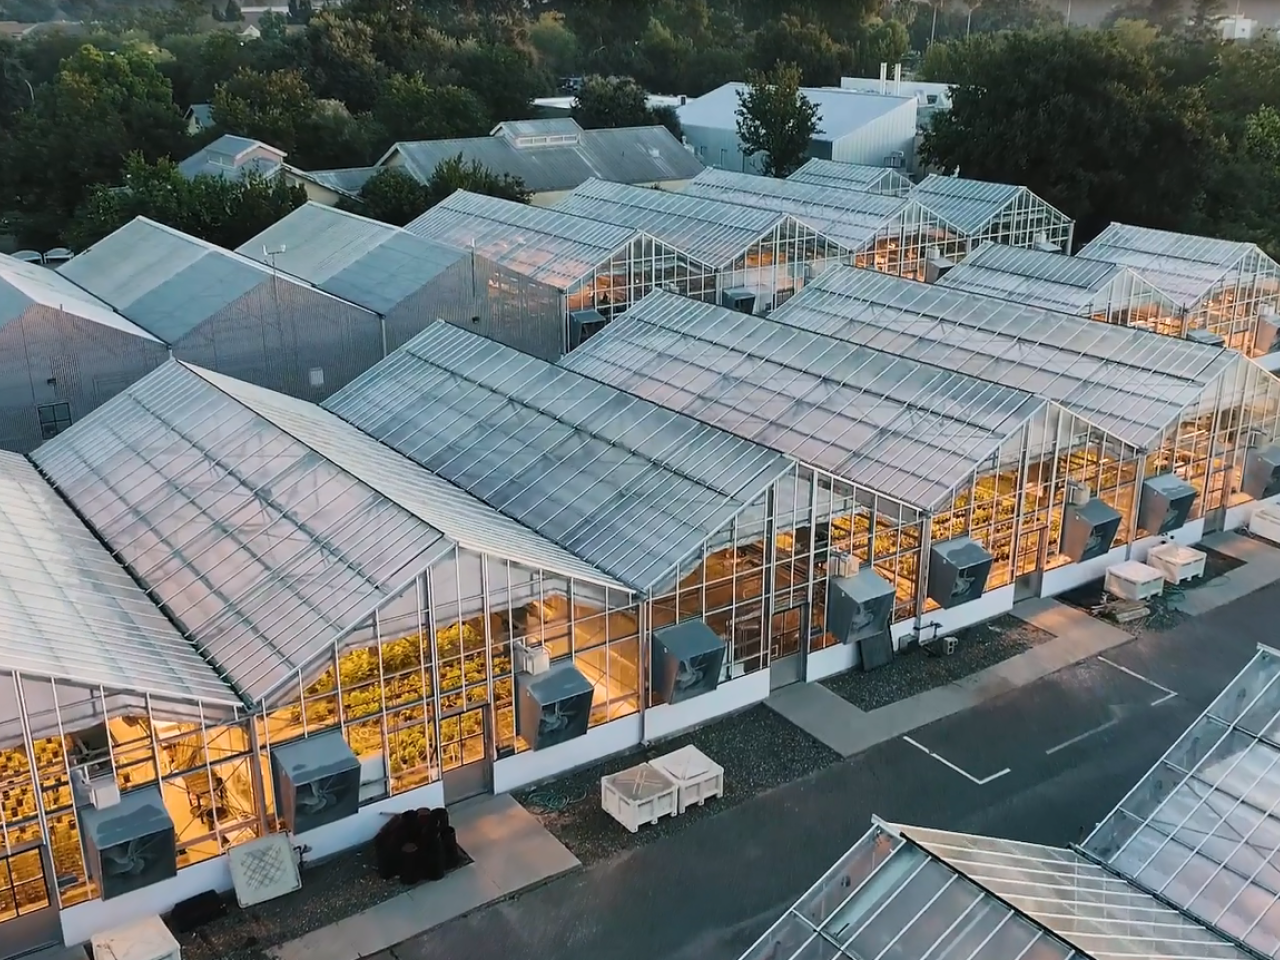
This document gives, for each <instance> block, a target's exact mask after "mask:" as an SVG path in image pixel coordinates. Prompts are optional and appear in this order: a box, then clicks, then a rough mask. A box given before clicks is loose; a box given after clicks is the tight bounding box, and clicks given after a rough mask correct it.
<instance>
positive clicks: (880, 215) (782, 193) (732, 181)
mask: <svg viewBox="0 0 1280 960" xmlns="http://www.w3.org/2000/svg"><path fill="white" fill-rule="evenodd" d="M680 193H681V194H683V195H684V196H688V197H704V198H706V199H708V200H719V201H723V202H726V203H733V204H737V205H738V206H742V207H749V208H753V209H762V210H772V211H774V212H775V213H782V214H790V215H791V216H793V217H795V218H796V219H797V220H799V221H801V222H802V223H805V224H807V225H808V226H810V227H812V228H813V229H814V230H817V231H818V232H819V233H821V234H822V235H823V236H825V237H828V238H830V239H832V240H834V241H835V242H836V243H838V244H840V245H841V246H843V247H845V248H846V249H849V250H855V251H856V250H859V249H861V248H862V247H863V246H864V245H865V244H867V243H869V242H870V241H871V240H872V239H874V237H875V235H876V232H877V231H878V230H879V229H880V228H881V227H883V226H884V225H885V224H886V223H887V222H888V221H890V220H892V219H893V218H894V217H896V216H898V215H899V214H901V212H902V210H903V208H904V207H906V206H907V205H908V203H909V202H910V201H907V200H901V199H899V198H897V197H889V196H883V195H880V194H874V193H868V192H866V191H863V190H853V189H848V188H842V187H836V186H832V185H830V184H812V183H804V182H801V181H795V180H778V179H775V178H774V177H757V176H753V175H751V174H749V173H735V172H733V171H731V170H704V171H703V172H702V173H700V174H698V176H696V177H695V178H694V179H693V180H691V181H689V183H688V185H686V186H685V188H684V189H683V190H681V191H680Z"/></svg>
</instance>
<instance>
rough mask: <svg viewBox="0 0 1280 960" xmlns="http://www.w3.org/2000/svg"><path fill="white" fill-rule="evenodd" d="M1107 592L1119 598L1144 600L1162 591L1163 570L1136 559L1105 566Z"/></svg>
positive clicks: (1158, 594) (1156, 595)
mask: <svg viewBox="0 0 1280 960" xmlns="http://www.w3.org/2000/svg"><path fill="white" fill-rule="evenodd" d="M1104 584H1105V588H1106V591H1107V593H1109V594H1111V595H1112V596H1113V597H1119V598H1120V599H1121V600H1146V599H1147V598H1148V597H1158V596H1160V594H1162V593H1164V571H1163V570H1159V569H1157V568H1155V567H1151V566H1148V565H1147V564H1145V563H1139V562H1138V561H1137V560H1126V561H1124V563H1117V564H1116V565H1115V566H1111V567H1107V577H1106V580H1105V581H1104Z"/></svg>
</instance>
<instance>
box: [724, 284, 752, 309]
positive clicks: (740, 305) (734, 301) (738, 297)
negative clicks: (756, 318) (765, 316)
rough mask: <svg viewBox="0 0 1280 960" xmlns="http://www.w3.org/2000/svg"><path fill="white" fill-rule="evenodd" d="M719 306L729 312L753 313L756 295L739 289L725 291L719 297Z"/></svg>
mask: <svg viewBox="0 0 1280 960" xmlns="http://www.w3.org/2000/svg"><path fill="white" fill-rule="evenodd" d="M720 304H721V306H725V307H728V308H729V309H730V310H737V311H738V312H739V313H755V312H756V295H755V294H754V293H753V292H752V291H750V290H744V289H742V288H741V287H739V288H736V289H733V290H726V291H725V292H724V293H723V294H722V295H721V297H720Z"/></svg>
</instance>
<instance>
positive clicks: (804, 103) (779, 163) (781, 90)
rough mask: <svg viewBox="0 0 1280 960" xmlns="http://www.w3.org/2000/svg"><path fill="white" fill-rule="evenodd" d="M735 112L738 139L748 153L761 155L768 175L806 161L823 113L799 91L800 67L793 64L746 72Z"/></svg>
mask: <svg viewBox="0 0 1280 960" xmlns="http://www.w3.org/2000/svg"><path fill="white" fill-rule="evenodd" d="M736 116H737V120H738V123H737V127H738V139H739V140H740V141H742V145H743V148H744V150H745V151H746V153H747V154H749V155H756V154H759V155H761V157H762V166H763V170H764V174H765V176H769V177H785V176H787V175H788V174H790V173H791V172H792V171H794V170H795V169H796V168H797V167H799V166H800V165H801V164H802V163H804V161H805V157H806V156H808V153H809V145H810V143H812V142H813V138H814V137H815V136H817V135H818V134H820V133H821V132H822V129H821V128H820V127H819V123H820V122H821V119H822V118H821V115H820V113H819V111H818V108H817V106H816V105H814V103H813V101H811V100H810V99H809V98H808V97H806V96H805V95H804V94H803V93H801V92H800V68H799V67H797V66H795V65H794V64H779V65H778V66H777V67H776V68H775V69H774V70H773V71H772V72H770V73H760V72H757V71H752V72H750V73H749V74H747V89H746V90H741V91H739V92H738V108H737V110H736Z"/></svg>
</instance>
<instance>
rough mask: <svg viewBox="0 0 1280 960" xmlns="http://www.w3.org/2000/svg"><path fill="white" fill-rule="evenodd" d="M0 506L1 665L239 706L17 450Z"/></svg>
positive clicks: (0, 484) (1, 477)
mask: <svg viewBox="0 0 1280 960" xmlns="http://www.w3.org/2000/svg"><path fill="white" fill-rule="evenodd" d="M0 504H2V505H3V509H0V672H8V671H15V672H18V673H22V674H26V675H28V676H35V677H45V678H49V679H54V680H63V681H66V682H67V683H70V684H73V685H78V686H84V687H88V688H90V689H94V688H97V687H99V686H102V687H105V688H106V689H107V691H108V692H111V691H120V692H127V693H144V694H148V695H151V696H154V697H156V698H159V699H161V700H173V701H177V702H188V703H190V702H195V701H205V702H208V703H210V704H218V705H222V706H229V707H238V706H243V703H242V701H241V699H240V698H239V697H238V696H237V695H236V693H235V691H234V690H232V689H231V687H229V686H228V685H227V684H226V683H224V682H223V680H222V679H221V678H220V677H219V676H218V674H217V673H216V672H215V671H214V670H213V668H212V667H210V666H209V664H208V663H206V662H205V661H204V660H203V659H202V658H201V657H200V655H199V654H198V653H197V652H196V649H195V647H194V646H192V645H191V644H190V643H189V642H188V641H187V640H186V638H184V637H183V636H182V634H181V633H179V632H178V630H177V629H176V628H175V627H174V625H173V624H172V623H171V622H169V620H168V619H167V618H166V617H165V615H164V614H163V613H162V612H161V611H160V610H159V609H158V608H157V607H156V605H155V604H154V603H153V602H152V601H151V599H150V598H148V597H147V595H146V594H145V593H144V592H143V591H142V589H141V588H140V587H139V586H138V585H137V583H135V582H134V580H133V579H132V578H131V577H130V576H129V574H128V573H127V572H126V571H125V569H124V568H123V567H122V566H121V565H120V564H119V563H117V562H116V560H115V559H114V558H113V557H112V556H111V554H109V553H108V552H107V551H106V549H105V548H104V547H103V546H102V544H101V543H100V542H99V541H98V540H97V538H95V537H94V535H93V533H92V532H91V531H90V530H89V529H88V528H87V527H86V526H85V525H84V523H83V522H82V521H81V520H80V519H79V518H78V517H77V516H76V515H75V513H74V512H73V511H72V509H71V507H69V506H68V505H67V503H66V502H65V501H64V500H63V499H62V498H61V497H60V496H58V494H57V493H56V492H55V491H54V489H53V488H52V487H51V486H49V484H48V483H47V482H46V481H45V480H44V478H43V477H41V476H40V474H39V473H38V472H37V471H36V468H35V467H33V466H32V465H31V464H30V463H29V462H28V461H27V459H26V458H25V457H21V456H18V455H17V454H14V453H8V452H4V451H0Z"/></svg>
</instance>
